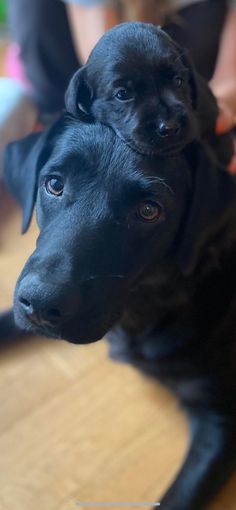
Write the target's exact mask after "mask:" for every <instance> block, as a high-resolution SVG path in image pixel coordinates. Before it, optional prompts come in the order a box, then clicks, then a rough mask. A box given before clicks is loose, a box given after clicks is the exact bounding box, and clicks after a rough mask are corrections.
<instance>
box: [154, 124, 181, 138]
mask: <svg viewBox="0 0 236 510" xmlns="http://www.w3.org/2000/svg"><path fill="white" fill-rule="evenodd" d="M157 130H158V134H159V135H160V136H161V137H162V138H167V137H168V136H176V135H178V134H179V132H180V125H179V124H178V122H176V121H168V122H164V121H162V122H160V124H159V126H158V128H157Z"/></svg>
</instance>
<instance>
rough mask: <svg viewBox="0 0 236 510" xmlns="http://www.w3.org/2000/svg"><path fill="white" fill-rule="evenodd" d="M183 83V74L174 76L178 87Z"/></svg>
mask: <svg viewBox="0 0 236 510" xmlns="http://www.w3.org/2000/svg"><path fill="white" fill-rule="evenodd" d="M183 83H184V79H183V78H182V77H181V76H175V77H174V84H175V85H176V87H178V88H180V87H182V85H183Z"/></svg>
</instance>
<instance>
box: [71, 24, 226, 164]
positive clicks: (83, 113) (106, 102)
mask: <svg viewBox="0 0 236 510" xmlns="http://www.w3.org/2000/svg"><path fill="white" fill-rule="evenodd" d="M66 107H67V110H68V111H69V112H70V113H71V114H72V115H74V116H76V117H77V118H80V119H81V120H83V121H85V122H91V121H93V119H96V120H99V121H100V122H102V123H104V124H106V125H108V126H110V127H112V128H113V129H114V130H115V132H116V134H117V135H118V136H120V137H121V138H122V139H123V140H124V141H125V142H126V143H128V144H129V145H130V146H131V147H132V148H134V149H135V150H137V151H139V152H141V153H142V154H153V153H162V154H164V153H167V154H170V152H172V153H173V152H176V151H179V150H180V149H181V148H183V147H184V146H185V145H187V144H188V143H189V142H190V141H192V140H193V139H196V137H200V138H202V137H204V138H207V139H208V142H210V144H211V145H212V146H213V147H214V150H215V153H216V154H217V156H218V158H219V159H220V161H221V162H222V163H224V164H228V163H229V161H230V159H231V157H232V155H233V145H232V137H231V135H230V134H227V135H222V136H220V137H219V136H218V137H217V136H216V135H215V134H214V132H215V126H216V119H217V116H218V107H217V104H216V100H215V98H214V96H213V94H212V93H211V91H210V88H209V87H208V85H207V83H206V82H205V80H204V79H203V78H202V77H201V76H200V75H199V74H198V73H197V71H196V70H195V69H194V66H193V64H192V62H191V60H190V58H189V56H188V53H187V51H186V50H184V49H183V48H181V47H180V46H178V45H177V44H176V43H175V42H174V41H173V40H172V39H171V38H170V37H169V35H167V34H166V33H165V32H164V31H163V30H162V29H161V28H160V27H157V26H154V25H151V24H147V23H139V22H135V23H122V24H121V25H117V26H116V27H114V28H112V29H111V30H109V31H108V32H106V33H105V35H104V36H103V37H102V38H101V39H100V40H99V42H98V43H97V45H96V46H95V48H94V49H93V51H92V53H91V55H90V57H89V59H88V61H87V63H86V65H84V66H83V67H82V68H80V69H79V70H78V71H77V72H76V73H75V75H74V76H73V78H72V80H71V82H70V84H69V87H68V90H67V93H66Z"/></svg>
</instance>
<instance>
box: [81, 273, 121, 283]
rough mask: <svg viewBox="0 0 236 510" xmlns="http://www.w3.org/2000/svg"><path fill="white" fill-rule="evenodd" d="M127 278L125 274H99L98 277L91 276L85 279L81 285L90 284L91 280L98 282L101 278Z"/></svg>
mask: <svg viewBox="0 0 236 510" xmlns="http://www.w3.org/2000/svg"><path fill="white" fill-rule="evenodd" d="M124 277H125V276H124V275H123V274H105V275H104V274H98V275H91V276H89V277H88V278H84V279H83V280H81V283H85V282H89V281H91V280H98V279H100V278H120V279H123V278H124Z"/></svg>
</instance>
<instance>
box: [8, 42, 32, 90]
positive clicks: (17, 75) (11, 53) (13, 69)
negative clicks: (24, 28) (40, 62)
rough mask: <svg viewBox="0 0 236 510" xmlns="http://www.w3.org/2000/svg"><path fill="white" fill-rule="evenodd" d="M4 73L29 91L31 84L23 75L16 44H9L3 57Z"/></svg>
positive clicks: (18, 49)
mask: <svg viewBox="0 0 236 510" xmlns="http://www.w3.org/2000/svg"><path fill="white" fill-rule="evenodd" d="M5 72H6V75H7V76H8V77H9V78H13V79H14V80H17V81H20V82H21V83H22V84H23V85H24V87H25V88H26V90H30V89H31V84H30V82H29V81H28V80H27V78H26V76H25V73H24V66H23V64H22V62H21V60H20V48H19V46H18V44H16V43H11V44H10V45H9V46H8V49H7V52H6V56H5Z"/></svg>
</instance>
